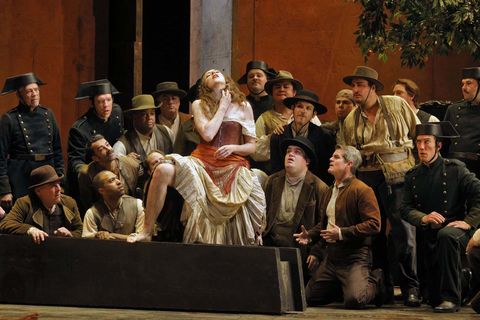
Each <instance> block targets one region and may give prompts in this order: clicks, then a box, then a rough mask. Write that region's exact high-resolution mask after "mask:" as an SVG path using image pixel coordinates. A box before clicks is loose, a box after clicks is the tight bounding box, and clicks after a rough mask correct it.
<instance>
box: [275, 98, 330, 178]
mask: <svg viewBox="0 0 480 320" xmlns="http://www.w3.org/2000/svg"><path fill="white" fill-rule="evenodd" d="M283 104H284V105H285V107H287V108H289V109H292V110H293V122H291V123H290V124H289V125H287V126H285V127H283V128H282V127H279V129H282V130H283V133H281V134H280V135H278V134H272V138H271V141H270V164H271V168H272V172H273V173H275V172H278V171H280V170H282V169H283V168H284V167H285V166H284V163H285V161H284V160H283V159H284V156H283V154H282V153H281V152H280V144H281V143H282V141H283V140H284V139H290V138H293V137H296V136H304V137H306V138H307V139H308V140H310V141H311V142H312V143H313V145H314V150H315V154H316V156H317V159H318V161H317V163H316V164H315V165H310V166H309V167H308V168H309V170H310V171H311V172H312V173H313V174H314V175H316V176H317V177H319V178H320V179H322V181H323V182H325V183H326V184H330V183H331V182H332V180H333V179H332V176H331V175H329V174H328V172H327V170H328V164H329V160H328V159H329V157H330V156H329V155H331V154H332V153H333V151H334V147H335V138H334V137H333V134H332V132H331V131H330V130H324V129H323V128H322V127H320V126H317V125H316V124H314V123H313V121H312V119H314V118H315V119H317V114H324V113H325V112H327V108H326V107H325V106H324V105H322V104H320V103H318V96H317V95H316V94H315V93H314V92H312V91H308V90H300V91H298V92H297V94H296V95H295V97H293V98H285V99H284V100H283Z"/></svg>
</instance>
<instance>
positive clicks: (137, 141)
mask: <svg viewBox="0 0 480 320" xmlns="http://www.w3.org/2000/svg"><path fill="white" fill-rule="evenodd" d="M157 108H159V107H158V106H155V104H154V101H153V97H152V96H151V95H148V94H141V95H138V96H136V97H134V98H133V99H132V108H131V109H129V110H126V111H125V112H124V115H125V117H127V116H128V117H130V116H131V117H132V121H133V130H130V131H127V133H125V134H124V135H123V136H121V137H120V138H118V141H117V142H116V143H115V144H114V145H113V150H114V151H115V154H116V155H117V156H119V157H123V156H129V157H131V158H134V159H138V160H140V161H143V160H145V157H146V156H147V154H149V153H150V152H151V151H152V150H155V149H158V150H161V151H163V152H164V153H172V141H171V138H170V134H169V132H168V130H167V128H166V127H165V126H162V125H157V124H155V110H156V109H157Z"/></svg>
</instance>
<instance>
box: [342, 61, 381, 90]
mask: <svg viewBox="0 0 480 320" xmlns="http://www.w3.org/2000/svg"><path fill="white" fill-rule="evenodd" d="M354 78H360V79H363V80H367V81H370V82H372V83H373V84H375V85H376V86H377V91H382V90H383V88H384V86H383V83H381V82H380V81H378V72H377V71H375V70H374V69H372V68H369V67H365V66H358V67H356V68H355V71H354V72H353V76H348V77H345V78H343V82H345V83H346V84H348V85H349V86H351V85H352V80H353V79H354Z"/></svg>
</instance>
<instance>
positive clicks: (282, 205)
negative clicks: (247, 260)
mask: <svg viewBox="0 0 480 320" xmlns="http://www.w3.org/2000/svg"><path fill="white" fill-rule="evenodd" d="M281 149H282V154H285V157H284V159H285V160H284V162H285V169H284V170H282V171H279V172H277V173H274V174H272V175H271V176H269V177H268V178H267V180H266V181H265V183H264V184H263V190H264V191H265V199H266V201H267V227H266V229H265V231H264V233H263V245H265V246H279V247H298V244H297V242H296V241H295V238H294V237H293V236H292V235H293V233H295V232H297V233H299V232H301V229H300V226H301V225H304V226H306V227H307V228H308V229H311V228H313V227H315V226H316V225H317V224H318V223H319V222H320V203H321V200H322V198H323V195H324V193H325V191H326V190H327V185H326V184H325V183H323V181H322V180H320V179H319V178H318V177H316V176H315V175H314V174H313V173H311V172H310V170H309V168H310V166H315V165H316V162H317V156H316V155H315V151H314V147H313V144H312V143H311V142H310V141H309V140H308V139H307V138H305V137H302V136H297V137H295V138H294V139H285V140H283V141H282V145H281ZM315 248H317V246H316V247H315ZM300 252H301V254H302V261H303V262H304V269H305V267H306V266H307V264H308V267H309V269H310V270H311V272H313V270H314V269H315V267H316V266H318V261H321V260H322V257H321V255H320V252H315V253H314V252H313V250H312V252H310V250H308V249H307V247H306V246H301V247H300ZM307 257H308V258H307ZM304 272H306V273H305V274H308V270H304Z"/></svg>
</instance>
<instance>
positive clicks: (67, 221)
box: [0, 61, 480, 313]
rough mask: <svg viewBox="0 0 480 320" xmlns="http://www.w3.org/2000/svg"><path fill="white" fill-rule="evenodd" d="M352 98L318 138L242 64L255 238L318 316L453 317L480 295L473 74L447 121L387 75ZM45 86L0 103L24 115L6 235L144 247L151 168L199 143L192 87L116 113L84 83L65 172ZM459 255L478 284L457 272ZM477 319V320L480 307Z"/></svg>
mask: <svg viewBox="0 0 480 320" xmlns="http://www.w3.org/2000/svg"><path fill="white" fill-rule="evenodd" d="M199 80H200V79H199ZM343 82H344V83H345V85H346V86H349V87H350V88H349V89H343V90H341V91H340V92H338V94H337V95H336V99H335V101H334V107H335V114H336V116H337V120H336V121H334V122H328V121H323V124H322V122H321V121H320V118H319V116H320V115H322V114H325V113H326V112H327V110H328V107H327V106H325V105H324V104H322V103H320V102H319V98H318V95H317V94H316V93H315V92H314V91H311V90H307V89H305V88H304V86H303V84H302V83H301V82H300V81H299V80H297V79H295V78H294V77H293V75H292V74H291V73H290V72H288V71H285V70H280V71H278V72H277V71H275V70H274V69H272V68H269V67H268V65H267V63H265V62H263V61H251V62H249V63H248V64H247V68H246V72H245V74H244V75H243V76H242V77H241V78H240V79H239V80H238V83H239V84H242V85H246V86H247V88H248V91H249V95H248V96H247V97H246V98H247V100H248V101H249V103H250V104H251V106H252V109H253V115H254V119H255V131H256V138H255V153H253V154H252V155H251V156H249V157H248V161H249V162H250V165H251V167H252V168H254V169H256V170H255V171H254V172H255V174H256V175H257V176H258V179H259V180H260V182H261V183H262V182H263V183H262V188H263V191H264V199H265V202H266V212H265V221H266V226H265V229H264V230H263V229H259V230H253V232H256V233H257V235H258V239H259V243H260V244H262V245H264V246H280V247H296V248H299V249H300V252H301V257H302V261H303V263H304V275H305V285H306V288H305V293H306V298H307V302H308V305H309V306H317V305H325V304H329V303H331V302H335V301H344V305H345V307H346V308H362V307H364V306H365V305H366V304H369V303H370V304H374V305H376V306H378V307H379V306H381V305H383V304H385V303H392V302H393V301H394V299H395V298H397V299H399V300H402V301H403V303H404V304H405V306H408V307H418V306H420V305H421V304H422V303H428V304H429V305H431V306H432V308H434V311H435V312H442V313H443V312H456V311H458V310H459V309H460V306H461V305H465V304H466V303H468V302H469V300H470V299H471V298H472V297H473V295H472V293H471V292H470V291H472V289H475V287H476V285H475V283H476V281H478V280H480V277H479V276H480V272H479V271H480V233H479V232H478V231H477V232H475V231H476V229H477V227H478V225H479V224H480V180H478V177H479V174H480V131H479V130H478V129H477V128H476V123H478V121H479V120H480V111H479V110H480V109H479V108H480V96H479V92H480V68H467V69H463V71H462V93H463V96H464V100H462V101H460V102H457V103H454V104H452V105H450V106H449V107H448V110H447V111H446V114H445V119H444V120H445V121H439V119H438V118H437V117H435V116H433V115H430V114H428V113H426V112H425V111H424V110H422V109H421V108H420V105H419V98H420V90H419V88H418V86H417V85H416V84H415V83H414V82H413V81H412V80H410V79H398V80H397V81H396V82H395V83H394V84H392V91H393V95H381V94H380V92H382V91H383V90H384V89H385V88H384V84H383V83H382V82H381V81H380V80H379V75H378V73H377V72H376V71H375V70H373V69H371V68H369V67H365V66H359V67H357V68H356V69H355V70H354V72H353V74H352V75H346V76H345V77H344V78H343ZM43 85H45V83H44V82H42V81H41V80H40V79H39V78H38V77H37V76H36V75H35V74H34V73H28V74H24V75H19V76H15V77H11V78H8V79H7V80H6V82H5V86H4V88H3V90H2V95H4V94H9V93H14V92H15V94H16V95H17V97H18V100H19V103H18V105H17V106H16V107H15V108H13V109H11V110H10V111H7V112H6V113H4V114H3V115H2V117H1V119H0V205H1V207H0V221H1V222H0V232H1V233H9V234H21V235H29V236H31V237H32V238H33V241H35V242H36V243H38V244H41V243H42V241H45V239H46V237H53V236H56V237H80V236H83V237H94V238H97V239H124V240H126V239H131V238H132V237H135V236H136V235H137V234H138V233H140V232H141V231H142V230H143V229H144V226H145V225H148V226H150V225H152V221H149V222H147V221H146V218H145V213H144V206H145V204H144V202H143V201H142V200H144V199H145V198H146V197H147V196H149V197H153V196H155V194H149V184H150V177H151V176H152V174H153V173H154V171H155V169H156V167H157V165H158V164H160V163H165V162H168V161H171V160H165V155H168V154H172V153H176V154H180V155H182V156H188V155H190V154H191V153H192V151H193V150H195V148H196V147H197V145H198V144H199V143H200V137H199V135H198V133H197V132H196V129H195V119H193V117H192V115H189V114H184V113H181V112H179V107H180V100H181V99H183V98H185V97H188V99H189V101H190V102H193V101H195V100H196V99H197V94H198V92H197V87H198V85H199V82H198V81H197V84H196V85H194V86H192V88H190V89H189V90H188V93H187V92H186V91H184V90H182V89H180V88H179V87H178V85H177V83H175V82H163V83H159V84H158V85H157V88H156V91H155V92H153V93H152V94H142V95H138V96H136V97H134V98H133V99H132V108H131V109H128V110H123V111H122V108H121V107H120V106H119V105H117V104H115V103H114V96H115V95H117V94H119V91H118V90H117V89H116V88H115V87H114V86H113V85H112V84H111V83H110V82H109V81H108V80H106V79H103V80H96V81H91V82H86V83H82V84H81V85H80V88H79V90H78V93H77V96H76V97H75V99H76V100H80V99H89V100H90V104H91V108H90V109H89V110H88V111H87V112H86V113H85V114H84V115H83V116H81V117H80V118H79V119H78V120H77V121H76V122H75V123H74V124H73V125H72V127H71V128H70V131H69V135H68V150H67V155H68V161H67V162H65V163H66V164H67V170H65V166H64V159H63V154H62V148H61V143H60V139H61V137H60V133H59V129H58V124H57V122H56V120H55V116H54V114H53V112H52V110H50V109H48V108H46V107H43V106H41V105H40V88H39V87H40V86H43ZM325 104H326V105H329V104H331V105H332V107H333V101H332V102H331V103H325ZM124 121H131V123H132V128H133V129H132V130H129V131H126V130H125V129H124ZM440 150H442V152H443V154H444V155H447V157H445V158H444V157H443V156H442V155H441V153H440ZM65 176H66V179H64V177H65ZM64 180H65V181H66V182H65V183H64ZM165 192H167V194H168V196H167V197H166V198H165V204H164V205H163V207H162V211H161V212H160V214H159V215H158V218H157V221H156V223H155V227H154V229H155V230H154V231H153V235H154V237H153V239H154V240H158V241H182V240H185V239H182V235H183V230H184V226H183V225H182V223H181V219H180V214H181V212H182V206H183V198H182V196H181V195H180V194H179V193H178V192H177V190H176V189H175V188H173V187H168V189H167V190H166V191H165ZM152 193H153V192H152ZM388 226H389V227H388ZM260 233H261V234H260ZM389 243H390V244H391V245H392V248H393V250H391V248H388V247H387V246H388V244H389ZM419 252H420V253H421V254H419ZM466 252H468V259H469V261H470V264H471V267H472V269H471V270H470V269H465V268H464V266H463V267H462V260H461V257H462V255H465V253H466ZM392 261H395V263H396V265H395V266H392V265H391V263H392ZM394 270H398V272H397V276H398V281H399V285H400V289H401V293H402V294H401V296H400V297H394V293H393V289H394V283H393V276H392V273H393V272H394ZM477 278H478V279H477ZM476 279H477V280H476ZM477 290H478V289H477ZM472 307H473V308H474V310H475V311H477V312H480V296H476V297H475V298H473V300H472Z"/></svg>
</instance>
